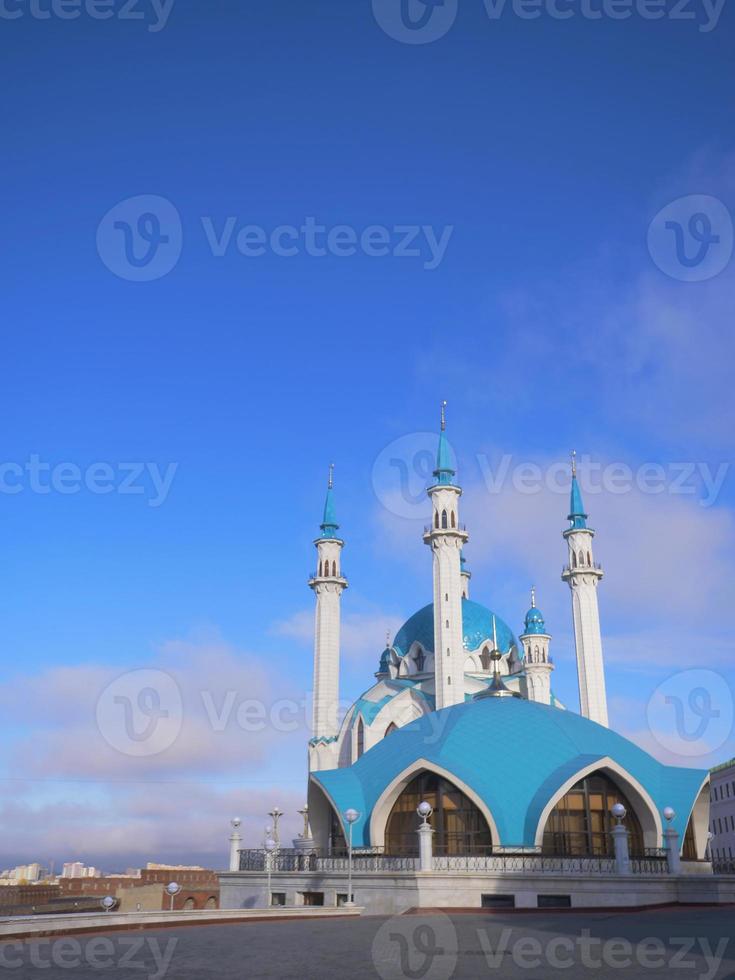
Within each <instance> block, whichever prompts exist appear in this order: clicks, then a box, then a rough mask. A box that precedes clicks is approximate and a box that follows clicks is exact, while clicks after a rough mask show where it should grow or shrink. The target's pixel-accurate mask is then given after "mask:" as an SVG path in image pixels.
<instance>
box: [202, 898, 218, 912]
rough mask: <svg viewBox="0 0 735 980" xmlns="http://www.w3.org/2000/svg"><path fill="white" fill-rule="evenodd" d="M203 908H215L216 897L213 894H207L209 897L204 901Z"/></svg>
mask: <svg viewBox="0 0 735 980" xmlns="http://www.w3.org/2000/svg"><path fill="white" fill-rule="evenodd" d="M204 908H205V909H216V908H217V899H216V898H215V897H214V895H210V896H209V898H208V899H207V901H206V902H205V903H204Z"/></svg>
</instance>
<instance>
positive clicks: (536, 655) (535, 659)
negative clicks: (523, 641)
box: [533, 647, 541, 664]
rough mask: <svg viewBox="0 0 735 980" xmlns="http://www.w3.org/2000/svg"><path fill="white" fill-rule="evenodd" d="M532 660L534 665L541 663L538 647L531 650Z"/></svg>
mask: <svg viewBox="0 0 735 980" xmlns="http://www.w3.org/2000/svg"><path fill="white" fill-rule="evenodd" d="M533 659H534V662H535V663H537V664H538V663H541V658H540V657H539V652H538V647H534V648H533Z"/></svg>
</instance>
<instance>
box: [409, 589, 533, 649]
mask: <svg viewBox="0 0 735 980" xmlns="http://www.w3.org/2000/svg"><path fill="white" fill-rule="evenodd" d="M493 615H494V613H493V612H492V610H490V609H488V608H487V606H482V605H480V603H479V602H472V600H471V599H462V639H463V641H464V648H465V650H476V649H477V647H479V646H480V644H481V643H484V642H485V641H486V640H490V641H492V638H493ZM495 628H496V631H497V635H498V648H499V650H500V651H501V652H502V653H507V652H508V651H509V650H510V648H511V646H513V645H514V644H515V646H516V648H518V644H517V642H516V638H515V636H514V635H513V632H512V630H511V628H510V627H509V626H508V625H507V623H504V622H503V620H502V619H501V618H500V617H499V616H495ZM414 641H416V642H418V643H420V644H421V646H422V647H423V648H424V650H431V651H432V652H433V651H434V603H433V602H430V603H429V605H428V606H424V608H423V609H419V611H418V612H416V613H414V614H413V616H411V618H410V619H408V620H406V622H405V623H404V624H403V626H402V627H401V628H400V629H399V630H398V632H397V633H396V637H395V639H394V640H393V649H394V650H395V651H396V653H397V654H398V655H399V656H400V657H405V656H406V654H407V653H408V651H409V650H410V649H411V644H412V643H413V642H414Z"/></svg>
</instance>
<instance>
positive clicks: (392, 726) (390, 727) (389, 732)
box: [383, 721, 398, 738]
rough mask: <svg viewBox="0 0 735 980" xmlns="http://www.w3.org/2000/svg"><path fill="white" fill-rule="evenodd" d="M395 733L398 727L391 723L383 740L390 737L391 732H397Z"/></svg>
mask: <svg viewBox="0 0 735 980" xmlns="http://www.w3.org/2000/svg"><path fill="white" fill-rule="evenodd" d="M397 731H398V725H396V723H395V722H394V721H392V722H391V723H390V725H388V727H387V728H386V730H385V734H384V735H383V738H386V737H387V736H388V735H392V734H393V732H397Z"/></svg>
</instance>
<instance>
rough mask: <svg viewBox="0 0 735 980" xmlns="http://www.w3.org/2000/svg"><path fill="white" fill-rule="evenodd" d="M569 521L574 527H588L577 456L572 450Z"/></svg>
mask: <svg viewBox="0 0 735 980" xmlns="http://www.w3.org/2000/svg"><path fill="white" fill-rule="evenodd" d="M567 520H570V521H571V522H572V527H587V514H585V512H584V504H583V503H582V491H581V490H580V489H579V483H578V482H577V454H576V452H575V451H574V450H572V490H571V494H570V502H569V515H568V517H567Z"/></svg>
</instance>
